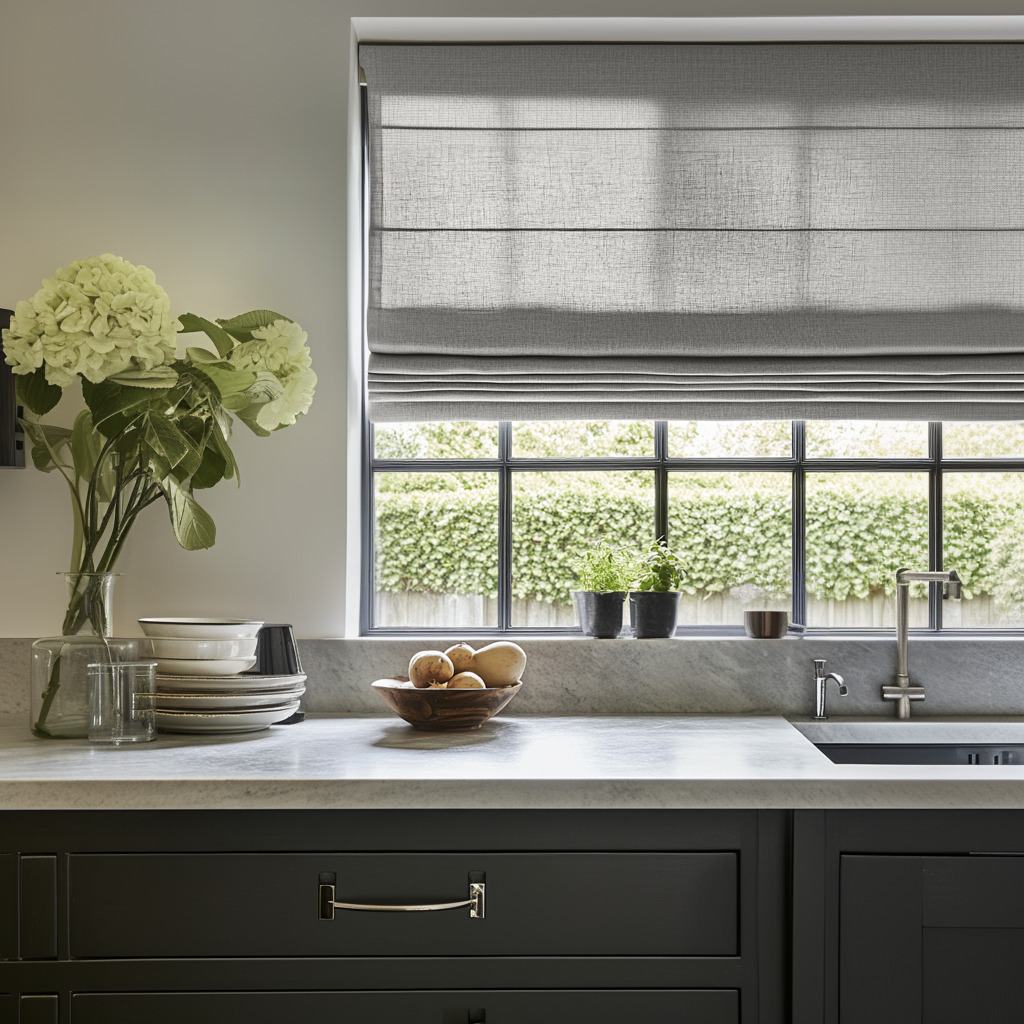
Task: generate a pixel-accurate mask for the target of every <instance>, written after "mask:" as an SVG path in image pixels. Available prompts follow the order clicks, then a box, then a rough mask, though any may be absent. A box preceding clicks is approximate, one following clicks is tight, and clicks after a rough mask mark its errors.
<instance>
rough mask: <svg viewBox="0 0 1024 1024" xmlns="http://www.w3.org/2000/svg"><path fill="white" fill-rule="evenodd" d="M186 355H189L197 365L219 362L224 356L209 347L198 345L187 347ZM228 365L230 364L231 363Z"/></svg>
mask: <svg viewBox="0 0 1024 1024" xmlns="http://www.w3.org/2000/svg"><path fill="white" fill-rule="evenodd" d="M185 355H187V356H188V357H189V359H191V360H192V362H193V363H195V364H196V365H197V366H203V365H204V364H206V363H219V362H221V361H222V360H223V358H224V357H223V356H222V355H221V354H220V353H219V352H211V351H210V350H209V349H208V348H198V347H194V348H192V347H190V348H186V349H185ZM228 365H230V363H229V364H228Z"/></svg>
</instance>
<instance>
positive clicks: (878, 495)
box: [807, 473, 928, 629]
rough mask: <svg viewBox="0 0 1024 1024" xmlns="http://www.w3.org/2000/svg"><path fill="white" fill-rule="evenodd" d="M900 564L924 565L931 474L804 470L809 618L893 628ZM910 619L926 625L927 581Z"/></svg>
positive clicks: (916, 592)
mask: <svg viewBox="0 0 1024 1024" xmlns="http://www.w3.org/2000/svg"><path fill="white" fill-rule="evenodd" d="M901 568H906V569H927V568H928V474H927V473H808V474H807V624H808V625H810V626H827V627H833V628H837V629H864V628H881V627H884V628H888V629H894V628H895V626H896V611H895V604H894V602H893V590H894V586H895V583H894V580H895V574H896V570H897V569H901ZM910 625H911V626H914V627H918V626H927V625H928V595H927V591H926V586H925V585H924V584H920V585H914V586H913V587H911V590H910Z"/></svg>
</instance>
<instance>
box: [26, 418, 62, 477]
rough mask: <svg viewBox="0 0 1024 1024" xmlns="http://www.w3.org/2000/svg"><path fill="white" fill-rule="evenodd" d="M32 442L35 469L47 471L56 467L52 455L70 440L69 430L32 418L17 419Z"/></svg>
mask: <svg viewBox="0 0 1024 1024" xmlns="http://www.w3.org/2000/svg"><path fill="white" fill-rule="evenodd" d="M18 422H19V423H20V424H21V429H22V430H24V431H25V434H26V435H27V436H28V439H29V440H30V441H31V442H32V462H33V464H34V465H35V467H36V469H41V470H42V471H43V472H44V473H49V472H50V471H51V470H54V469H56V468H57V465H56V463H55V462H54V461H53V457H54V456H55V455H57V454H59V452H60V450H61V448H63V447H64V446H65V445H66V444H69V443H70V441H71V431H70V430H68V428H67V427H55V426H51V425H50V424H49V423H35V422H34V421H32V420H18Z"/></svg>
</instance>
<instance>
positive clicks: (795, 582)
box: [790, 420, 807, 629]
mask: <svg viewBox="0 0 1024 1024" xmlns="http://www.w3.org/2000/svg"><path fill="white" fill-rule="evenodd" d="M793 458H794V459H795V460H796V467H795V468H794V469H793V485H792V502H793V506H792V508H793V510H792V526H791V530H792V562H793V564H792V568H791V570H790V571H791V573H792V584H791V586H792V590H793V595H792V601H793V623H794V625H797V626H801V627H803V628H805V629H806V627H807V475H806V474H807V470H806V465H805V464H806V461H807V431H806V425H805V423H804V421H803V420H794V421H793Z"/></svg>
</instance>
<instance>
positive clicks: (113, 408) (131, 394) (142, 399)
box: [82, 380, 167, 437]
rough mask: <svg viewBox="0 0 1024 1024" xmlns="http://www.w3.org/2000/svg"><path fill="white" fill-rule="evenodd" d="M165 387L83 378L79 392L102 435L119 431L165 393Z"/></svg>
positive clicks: (109, 434)
mask: <svg viewBox="0 0 1024 1024" xmlns="http://www.w3.org/2000/svg"><path fill="white" fill-rule="evenodd" d="M166 393H167V392H166V390H164V389H161V390H159V391H155V390H151V389H149V388H131V387H121V385H120V384H116V383H115V382H114V381H111V380H105V381H101V382H100V383H99V384H91V383H90V382H89V381H87V380H83V381H82V395H83V397H84V398H85V404H86V405H87V406H88V407H89V411H90V412H91V413H92V422H93V424H94V426H95V427H96V429H97V430H98V431H99V432H100V433H101V434H103V436H104V437H113V436H114V435H115V434H118V433H120V432H121V431H122V430H124V428H125V427H126V426H127V425H128V424H129V423H130V422H131V421H132V420H133V419H135V418H136V417H137V416H139V415H140V414H141V413H142V412H143V410H144V409H145V407H146V406H148V405H151V404H153V403H155V402H157V401H158V400H159V399H160V398H162V397H163V396H164V395H166Z"/></svg>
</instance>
